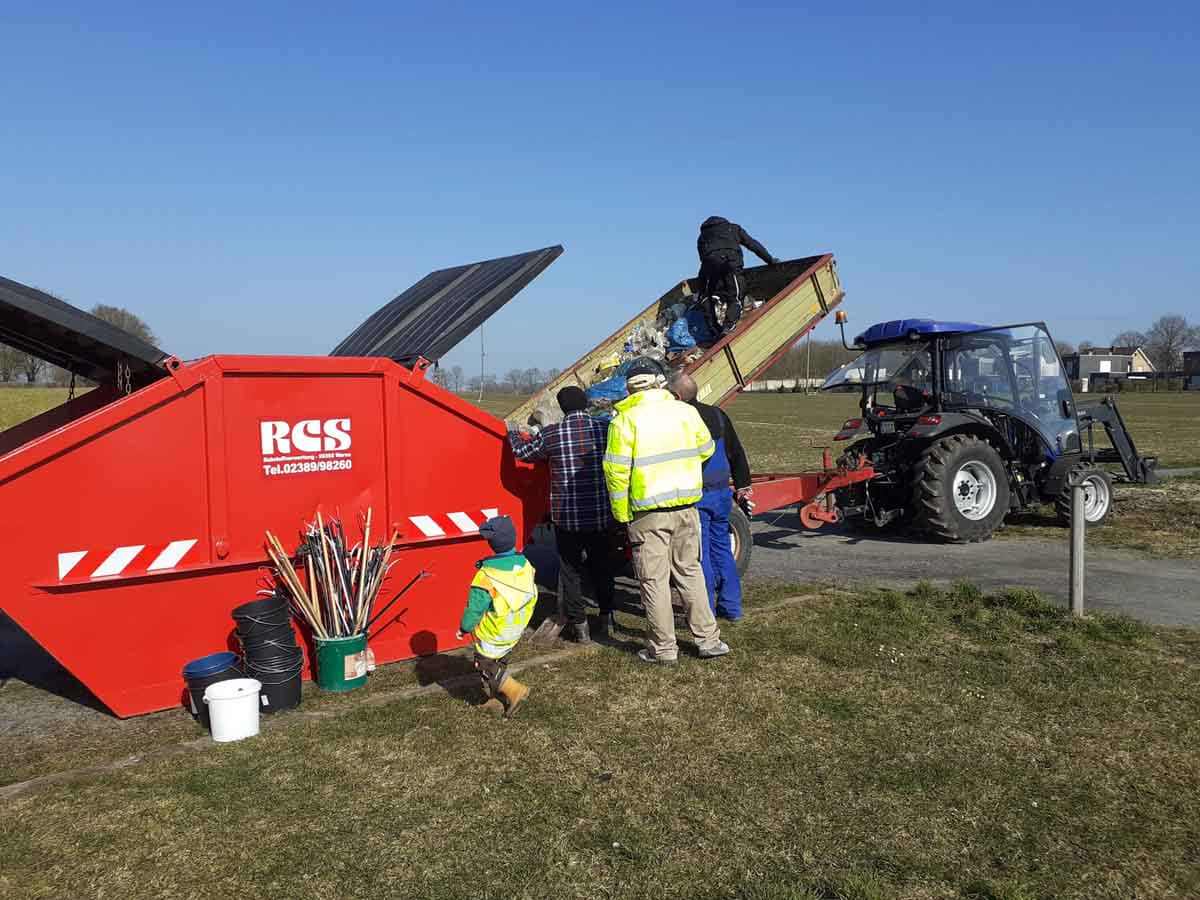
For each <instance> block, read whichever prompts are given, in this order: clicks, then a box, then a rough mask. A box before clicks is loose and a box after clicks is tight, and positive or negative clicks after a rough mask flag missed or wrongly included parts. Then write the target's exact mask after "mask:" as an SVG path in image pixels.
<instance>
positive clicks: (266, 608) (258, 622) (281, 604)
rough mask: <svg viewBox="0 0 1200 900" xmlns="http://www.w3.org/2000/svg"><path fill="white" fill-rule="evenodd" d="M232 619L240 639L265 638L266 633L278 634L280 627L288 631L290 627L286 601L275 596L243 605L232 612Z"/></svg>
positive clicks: (289, 611) (290, 619) (290, 615)
mask: <svg viewBox="0 0 1200 900" xmlns="http://www.w3.org/2000/svg"><path fill="white" fill-rule="evenodd" d="M233 619H234V621H235V622H237V630H238V635H239V636H240V637H242V638H248V637H258V636H266V634H267V633H268V632H275V633H278V632H279V629H280V628H281V627H282V626H285V625H286V626H287V627H288V628H289V629H290V628H291V625H292V611H291V610H290V609H288V604H287V601H286V600H285V599H284V598H283V597H280V596H278V595H276V594H272V595H271V596H270V597H263V598H262V599H261V600H252V601H251V602H250V603H243V604H242V605H241V606H239V607H237V608H235V609H234V611H233Z"/></svg>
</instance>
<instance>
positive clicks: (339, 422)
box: [259, 419, 350, 456]
mask: <svg viewBox="0 0 1200 900" xmlns="http://www.w3.org/2000/svg"><path fill="white" fill-rule="evenodd" d="M259 434H260V436H261V438H262V453H263V456H289V455H291V454H292V453H293V452H294V453H329V452H332V451H336V450H349V449H350V420H349V419H325V420H324V421H322V420H320V419H305V420H304V421H302V422H297V423H296V424H294V425H293V424H292V423H290V422H260V423H259Z"/></svg>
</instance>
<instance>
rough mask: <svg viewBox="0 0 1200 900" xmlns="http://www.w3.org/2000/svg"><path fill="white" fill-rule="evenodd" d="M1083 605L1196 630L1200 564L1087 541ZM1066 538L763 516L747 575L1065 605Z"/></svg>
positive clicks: (756, 527)
mask: <svg viewBox="0 0 1200 900" xmlns="http://www.w3.org/2000/svg"><path fill="white" fill-rule="evenodd" d="M1088 551H1089V552H1088V554H1087V577H1086V580H1085V585H1086V591H1087V593H1086V600H1085V603H1086V607H1087V609H1089V610H1093V611H1097V612H1107V613H1124V614H1126V615H1129V616H1133V617H1135V618H1138V619H1142V620H1144V621H1147V622H1153V623H1155V624H1159V625H1185V626H1190V627H1200V562H1196V561H1192V560H1162V559H1147V558H1146V557H1144V556H1141V555H1139V554H1136V553H1130V552H1128V551H1124V550H1114V549H1110V548H1106V547H1090V546H1089V548H1088ZM1068 553H1069V547H1068V544H1067V542H1066V541H1061V540H1037V539H1034V538H1017V537H1013V538H1005V539H1003V540H991V541H987V542H985V543H982V544H954V545H945V544H929V543H922V542H919V541H915V540H907V539H903V538H891V537H884V538H879V537H874V536H871V537H864V536H861V535H857V534H851V533H849V532H846V531H843V530H838V529H829V530H822V531H803V530H801V529H800V525H799V521H798V520H797V517H796V516H795V515H794V514H792V513H788V514H786V515H784V516H782V517H779V518H775V517H774V516H771V515H768V516H765V517H763V519H762V520H759V521H756V522H755V523H754V556H753V559H752V561H751V564H750V573H749V578H751V579H755V580H760V579H761V580H771V581H792V582H806V581H828V582H832V583H834V584H842V585H861V584H873V585H880V586H886V587H907V586H910V585H912V584H913V583H915V582H918V581H921V580H922V579H928V580H929V581H932V582H934V583H939V584H945V583H952V582H955V581H960V580H961V581H970V582H972V583H974V584H977V585H979V586H980V587H981V588H984V589H985V590H994V589H998V588H1004V587H1012V586H1022V587H1033V588H1037V589H1038V590H1039V591H1041V592H1042V593H1043V595H1045V596H1046V597H1049V598H1053V599H1057V600H1059V601H1061V602H1064V603H1065V602H1066V599H1067V577H1068V575H1067V573H1068V559H1069V558H1068Z"/></svg>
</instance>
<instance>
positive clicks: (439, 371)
mask: <svg viewBox="0 0 1200 900" xmlns="http://www.w3.org/2000/svg"><path fill="white" fill-rule="evenodd" d="M433 383H434V384H436V385H437V386H438V387H440V388H445V389H446V390H449V389H450V376H449V375H447V374H446V370H445V369H443V368H442V367H441V366H437V367H436V368H435V369H434V370H433Z"/></svg>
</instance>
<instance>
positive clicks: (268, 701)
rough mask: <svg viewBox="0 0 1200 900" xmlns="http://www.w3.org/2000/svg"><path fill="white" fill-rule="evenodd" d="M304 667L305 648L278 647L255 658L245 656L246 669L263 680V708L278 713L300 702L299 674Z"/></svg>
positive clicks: (294, 706) (261, 695) (261, 692)
mask: <svg viewBox="0 0 1200 900" xmlns="http://www.w3.org/2000/svg"><path fill="white" fill-rule="evenodd" d="M303 669H304V651H302V650H301V649H300V648H299V647H293V648H292V649H291V650H287V649H284V648H277V649H275V650H273V651H272V653H271V654H270V655H266V654H264V655H263V656H260V657H258V658H257V659H256V658H254V657H251V656H247V657H246V672H247V674H249V675H250V676H251V677H252V678H255V679H257V680H258V681H259V682H261V683H262V690H261V691H260V692H259V696H260V697H261V698H262V711H263V712H266V713H272V712H279V711H281V710H285V709H295V708H296V707H297V706H299V705H300V673H301V671H302V670H303Z"/></svg>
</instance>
